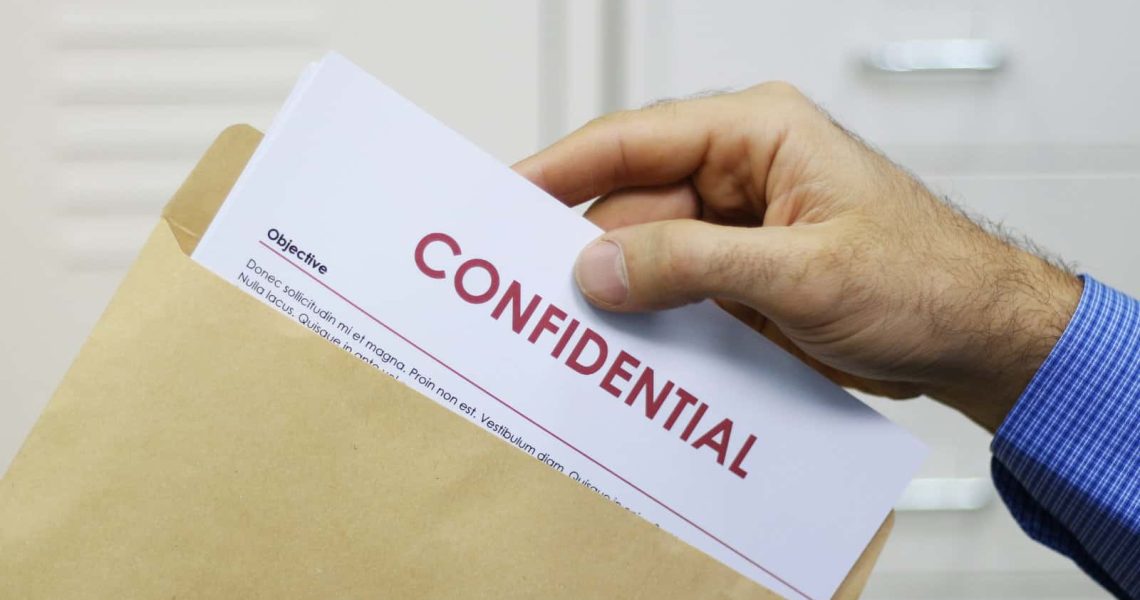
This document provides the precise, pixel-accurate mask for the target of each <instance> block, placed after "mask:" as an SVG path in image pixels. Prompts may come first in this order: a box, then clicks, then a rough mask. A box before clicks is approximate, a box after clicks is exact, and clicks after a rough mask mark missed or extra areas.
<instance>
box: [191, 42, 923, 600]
mask: <svg viewBox="0 0 1140 600" xmlns="http://www.w3.org/2000/svg"><path fill="white" fill-rule="evenodd" d="M287 109H288V110H287V113H286V114H283V116H282V117H281V118H279V119H278V120H277V121H275V123H274V127H273V130H272V131H271V132H269V134H268V135H267V136H266V140H265V142H263V144H262V147H261V148H259V150H258V152H257V154H256V155H255V158H254V160H253V161H251V163H250V165H249V166H248V167H247V168H246V170H245V172H244V173H243V174H242V176H241V178H240V180H239V182H238V184H237V185H235V187H234V189H233V191H232V192H231V193H230V196H229V198H228V199H227V200H226V203H225V205H224V206H223V207H222V210H220V211H219V213H218V216H217V217H216V218H215V219H214V222H213V224H212V225H211V227H210V229H209V230H208V232H207V233H206V235H205V237H204V238H203V239H202V241H201V243H200V244H199V245H198V248H197V251H196V252H195V254H194V258H195V259H197V260H198V261H199V262H200V263H201V264H203V265H205V266H206V267H207V268H209V269H211V270H213V271H214V272H216V273H218V274H219V275H221V276H222V277H224V278H226V279H227V280H230V281H233V282H235V283H236V284H238V285H240V286H242V287H243V288H244V289H246V290H247V291H249V292H250V293H252V294H254V295H256V296H258V297H259V298H261V299H262V300H263V301H266V302H268V303H270V304H272V305H274V306H276V307H277V308H278V309H279V310H283V311H285V312H286V313H287V314H290V316H291V317H292V318H294V319H296V320H298V321H299V322H301V323H302V324H305V326H307V327H309V328H310V329H313V330H314V331H317V333H319V334H321V335H324V336H325V337H327V338H330V339H331V340H332V341H333V343H337V344H338V345H340V346H342V347H345V349H346V350H348V351H350V352H352V353H353V354H356V355H358V356H361V357H362V358H363V359H366V360H368V361H369V362H370V363H371V364H373V365H374V366H376V367H377V368H378V369H382V370H383V371H385V372H387V373H389V374H391V375H392V376H395V377H396V378H398V379H399V380H400V381H403V382H405V383H407V384H408V385H411V386H413V387H416V388H417V389H419V390H420V391H421V392H422V393H423V394H424V395H425V396H427V397H428V398H431V399H432V400H435V401H436V402H439V403H441V404H443V405H444V406H446V407H448V408H450V409H452V410H453V411H455V412H457V413H459V414H461V415H464V417H465V418H468V419H469V420H471V422H472V424H473V425H474V426H478V427H481V428H483V429H485V430H487V431H488V433H489V434H491V435H496V436H497V437H499V438H500V439H503V440H504V441H506V442H508V443H513V444H514V445H516V446H518V447H520V451H525V452H528V453H529V454H531V455H533V456H535V458H536V459H539V460H543V461H544V462H546V463H547V464H550V465H552V468H557V469H560V470H561V471H562V472H564V473H566V474H567V475H570V476H571V477H573V478H575V479H576V480H578V481H579V482H580V483H582V485H585V486H587V487H589V488H590V489H592V490H595V491H596V492H598V493H600V494H603V495H604V496H605V497H607V498H609V499H611V500H613V501H615V502H618V503H620V504H621V505H622V506H625V507H627V508H628V509H629V510H631V511H633V512H635V513H637V514H639V515H641V516H642V517H644V518H645V519H648V520H649V521H651V522H653V523H657V524H659V525H660V526H661V527H663V528H665V529H666V530H668V531H670V532H672V533H673V534H675V535H677V536H678V537H680V538H681V539H683V540H685V541H687V542H688V543H690V544H692V545H693V546H695V547H697V548H699V549H701V550H703V551H704V552H706V553H708V554H710V555H712V556H713V557H715V558H717V559H719V560H720V561H722V562H724V563H726V564H727V565H729V566H731V567H732V568H734V569H736V570H737V571H739V572H740V573H742V574H744V575H746V576H747V577H750V578H752V579H754V580H755V581H757V582H759V583H761V584H763V585H764V586H767V587H769V588H771V589H772V590H774V591H776V592H779V593H781V594H783V595H785V596H787V597H789V598H827V597H830V596H831V595H832V593H833V592H834V590H835V589H836V587H837V586H838V584H839V583H840V582H841V581H842V579H843V578H844V576H845V575H846V574H847V572H848V570H849V569H850V567H851V566H852V564H853V563H854V561H855V559H856V558H858V556H859V554H860V552H861V551H862V550H863V548H864V547H865V546H866V544H867V542H868V541H869V540H870V538H871V537H872V536H873V534H874V533H875V531H876V530H877V528H878V527H879V525H880V524H881V523H882V521H883V519H884V518H885V517H886V515H887V513H888V512H889V510H890V509H891V506H892V504H893V503H894V502H895V500H897V498H898V497H899V495H900V493H901V492H902V490H903V487H904V486H905V485H906V483H907V482H908V481H909V479H910V477H911V476H912V475H913V474H914V472H915V470H916V469H917V467H918V465H919V463H920V462H921V459H922V457H923V456H924V454H925V449H924V448H923V446H922V444H921V443H919V442H918V441H916V440H915V439H914V438H912V437H911V436H910V435H909V434H908V433H906V432H905V431H903V430H901V429H900V428H898V427H896V426H895V425H893V424H892V423H890V422H888V421H887V420H886V419H884V418H883V417H881V416H880V415H879V414H877V413H875V412H874V411H873V410H871V409H870V408H868V407H867V406H865V405H864V404H862V403H861V402H859V401H858V400H856V399H855V398H853V397H852V396H850V395H849V394H847V393H846V392H844V391H843V390H841V389H840V388H838V387H836V386H835V385H833V384H832V383H830V382H828V381H827V380H826V379H824V378H823V377H821V376H819V375H818V374H816V373H815V372H814V371H811V370H810V369H808V368H807V367H805V366H803V365H802V364H801V363H800V362H798V361H797V360H796V359H794V358H793V357H791V356H789V355H788V354H786V353H784V352H783V351H782V350H780V349H778V348H777V347H776V346H774V345H773V344H772V343H770V342H769V341H767V340H766V339H764V338H763V337H761V336H760V335H758V334H756V333H755V332H753V331H752V330H751V329H748V328H747V327H745V326H743V325H742V324H740V323H738V322H737V321H735V320H734V319H732V318H731V317H729V316H728V315H726V314H725V313H723V312H722V311H720V310H719V309H718V308H717V307H716V306H714V305H712V304H711V303H707V302H706V303H703V304H698V305H693V306H688V307H684V308H680V309H675V310H671V311H666V312H662V313H656V314H645V315H613V314H606V313H603V312H601V311H598V310H596V309H593V308H591V307H590V306H589V305H588V304H587V303H586V302H585V301H584V300H583V299H582V297H581V296H580V294H579V293H578V291H577V290H576V288H575V286H574V285H573V281H572V276H571V267H572V265H573V262H574V259H575V257H576V256H577V254H578V252H579V250H580V249H581V248H582V247H584V246H585V245H586V244H587V243H588V242H589V241H590V240H592V239H593V238H594V237H596V236H597V235H598V233H599V231H598V229H597V228H596V227H595V226H594V225H592V224H591V223H589V222H588V221H586V220H584V219H582V218H581V217H579V216H577V215H575V214H574V213H573V212H572V211H571V210H570V209H567V208H566V207H564V206H562V205H561V204H560V203H559V202H557V201H556V200H554V199H553V198H551V197H549V196H548V195H546V194H545V193H544V192H542V191H541V190H539V189H538V188H536V187H535V186H533V185H532V184H530V183H529V182H528V181H526V180H525V179H523V178H521V177H520V176H518V175H517V174H515V173H514V172H513V171H511V170H510V169H509V168H507V167H505V166H503V165H502V164H499V163H498V162H497V161H496V160H495V159H493V158H492V157H490V156H489V155H487V154H485V153H484V152H482V151H480V150H479V149H478V148H476V147H474V146H473V145H472V144H470V143H469V142H467V141H466V140H464V139H463V138H462V137H461V136H459V135H458V134H456V133H454V132H453V131H451V130H449V129H448V128H446V127H445V126H443V125H441V124H440V123H439V122H437V121H435V120H434V119H433V118H432V117H430V116H429V115H427V114H425V113H424V112H422V111H421V110H420V109H418V108H417V107H415V106H414V105H412V104H411V103H410V102H408V101H407V100H405V99H403V98H402V97H400V96H399V95H397V94H396V93H395V92H393V91H392V90H390V89H388V88H387V87H385V86H384V85H382V84H381V83H380V82H378V81H377V80H375V79H374V78H372V77H371V76H369V75H368V74H366V73H365V72H363V71H361V70H360V69H359V68H357V67H356V66H354V65H352V64H351V63H350V62H348V61H347V60H346V59H344V58H343V57H340V56H339V55H335V54H332V55H329V56H328V57H326V58H325V59H324V60H323V61H322V62H321V63H320V64H319V65H318V66H317V68H316V69H315V70H313V71H312V72H310V73H308V74H307V76H306V78H303V80H302V83H301V84H299V87H298V91H297V92H295V93H294V94H293V96H291V99H290V101H289V102H288V105H287ZM430 234H445V235H446V236H450V238H444V237H442V236H438V235H437V236H435V237H434V238H432V237H428V242H427V243H426V245H425V249H424V251H423V253H422V256H421V258H422V262H423V265H422V268H421V266H419V265H417V260H416V256H417V246H419V245H420V244H421V242H423V241H424V239H425V237H426V236H429V235H430ZM282 236H284V237H285V238H287V239H289V240H291V241H292V246H293V248H292V251H290V248H289V246H288V245H286V246H282V245H280V243H279V242H278V240H277V239H274V238H275V237H276V238H280V237H282ZM448 239H451V240H453V241H454V245H455V246H458V248H459V255H458V256H455V255H453V254H454V253H455V249H454V248H453V247H452V245H449V242H448V241H447V240H448ZM473 259H481V261H486V262H481V261H480V260H473ZM255 264H256V266H254V265H255ZM463 264H466V265H467V266H466V267H463V268H462V269H461V268H460V267H461V265H463ZM488 264H490V265H493V267H494V270H495V272H496V273H497V274H498V279H499V281H498V286H497V288H495V286H493V285H492V281H491V275H490V271H489V269H488V267H487V265H488ZM321 265H323V267H324V268H323V269H321ZM461 270H462V272H463V277H462V282H461V285H460V284H457V283H456V274H457V271H461ZM439 272H442V273H444V275H443V276H442V278H435V277H433V276H431V275H432V274H439ZM516 281H517V282H518V290H519V293H518V301H519V302H518V304H511V305H509V306H507V307H505V308H504V311H503V312H502V314H501V315H500V318H498V319H496V318H493V317H492V314H493V312H494V309H495V308H496V306H497V305H498V304H499V303H500V301H501V299H502V298H503V297H504V296H505V295H507V293H508V292H510V291H511V283H512V282H516ZM457 285H459V287H457ZM491 289H495V290H496V291H495V293H493V294H492V293H489V290H491ZM460 290H461V291H462V292H463V293H465V294H467V296H468V297H469V300H464V299H463V298H462V297H461V295H460ZM484 292H488V293H487V294H484ZM536 294H537V295H540V296H541V300H536V301H535V302H537V304H536V305H535V306H536V307H535V308H534V312H533V314H530V315H529V319H526V320H525V325H522V326H521V327H520V329H521V333H516V332H515V331H514V325H515V321H514V319H515V315H514V312H513V311H514V310H516V308H517V310H519V311H523V309H525V308H527V307H528V306H529V302H530V301H532V300H533V297H534V295H536ZM481 296H488V297H489V299H488V300H486V301H483V298H482V297H481ZM551 305H553V306H556V307H558V308H559V309H561V310H562V311H563V312H565V313H566V317H565V318H564V319H562V321H561V322H558V320H557V319H554V318H552V322H554V325H552V326H551V328H552V329H553V328H555V326H557V331H549V330H544V329H540V334H539V336H538V337H537V338H536V341H534V342H533V343H532V342H530V341H528V339H529V338H530V337H531V334H532V332H533V331H534V330H535V329H536V328H537V324H538V323H539V321H540V319H541V317H542V316H543V314H544V313H545V312H546V311H547V309H548V307H549V306H551ZM325 311H329V312H325ZM328 316H331V319H329V318H326V317H328ZM555 316H557V315H555ZM522 321H523V319H521V318H520V325H521V322H522ZM572 322H577V323H578V325H577V326H576V327H574V328H573V330H574V331H573V333H572V334H570V335H569V336H568V337H567V338H566V340H567V343H566V344H564V345H563V347H562V349H561V352H560V353H559V356H558V358H554V357H552V352H554V351H555V348H556V346H557V345H558V342H559V341H560V340H561V339H562V336H563V335H564V334H566V332H567V331H568V330H570V329H571V323H572ZM587 328H588V329H589V330H592V331H593V332H595V333H596V334H597V336H596V337H600V338H602V339H604V341H605V343H606V346H607V358H606V361H605V362H604V364H603V366H601V368H600V370H598V371H596V372H593V373H588V374H582V373H579V372H578V371H576V370H574V369H573V368H572V366H571V364H574V365H578V367H579V368H580V369H581V370H584V371H589V369H588V368H586V367H590V366H592V365H591V363H592V362H594V360H593V359H594V357H596V356H597V355H598V354H600V353H599V352H598V350H597V345H596V344H595V343H593V342H590V341H587V342H582V343H583V344H584V346H583V348H584V350H583V351H582V352H581V353H580V354H579V356H578V357H577V360H576V361H572V362H571V363H568V359H569V358H570V355H571V354H572V352H573V349H574V347H575V346H576V345H577V344H578V343H579V342H580V339H581V337H582V336H584V335H586V334H585V333H584V332H585V331H586V330H587ZM587 337H589V338H590V339H591V340H593V339H594V336H587ZM250 351H251V352H252V351H256V349H250ZM621 351H625V352H626V353H628V354H629V355H631V356H632V357H636V360H637V361H639V363H638V365H637V366H634V365H633V363H632V361H628V360H626V361H623V362H621V364H619V368H620V370H619V371H618V372H616V373H615V374H614V375H613V376H612V378H611V379H610V380H609V382H610V384H611V385H610V388H611V390H613V391H617V392H618V394H617V397H615V396H614V395H612V392H609V391H607V390H606V389H603V387H602V386H601V384H602V382H603V380H604V379H605V376H606V374H607V373H608V372H610V368H611V367H612V366H613V364H614V362H615V360H616V358H617V357H618V356H619V352H621ZM647 367H648V368H651V369H652V370H653V374H654V381H653V390H654V393H655V394H658V393H662V394H663V390H664V389H666V387H668V386H667V385H666V381H670V382H672V387H671V388H670V392H669V393H668V394H663V395H662V396H661V397H662V404H661V408H659V409H658V412H657V413H656V414H655V415H654V418H652V419H650V418H649V416H648V414H649V412H651V411H650V408H649V406H648V405H647V402H646V400H645V398H644V393H643V392H644V387H647V386H648V383H649V382H648V380H646V379H644V376H645V371H646V368H647ZM313 368H319V365H314V366H313ZM625 374H629V377H628V380H626V379H625V378H624V377H623V376H624V375H625ZM417 375H418V376H417ZM639 380H640V381H642V383H643V384H644V385H643V387H642V388H641V392H642V393H638V394H637V395H636V397H635V398H634V399H633V400H632V405H630V404H627V403H626V400H627V398H629V397H630V391H631V389H633V388H634V386H635V385H636V384H637V382H638V381H639ZM682 389H683V390H684V392H685V393H686V394H688V396H685V395H682V394H681V393H680V392H679V391H678V390H682ZM688 398H695V399H697V400H693V401H691V403H688V404H686V403H685V402H682V399H688ZM654 399H655V400H656V397H655V398H654ZM378 401H382V400H378ZM678 406H679V407H680V409H678ZM701 406H706V407H707V408H705V409H701V408H700V407H701ZM677 411H679V412H677ZM674 412H676V414H677V415H678V416H677V417H676V418H675V419H674V422H673V426H672V428H671V429H670V428H666V423H667V422H668V421H669V417H670V416H671V415H672V414H674ZM698 413H701V417H700V419H699V420H698V419H696V415H697V414H698ZM724 419H731V423H732V430H731V433H730V434H726V433H725V428H726V426H725V425H724V424H723V420H724ZM690 425H691V427H690ZM686 429H688V430H689V435H687V436H686V435H684V434H685V430H686ZM426 433H427V434H428V435H430V432H426ZM751 436H755V437H754V438H752V437H751ZM726 438H727V439H726ZM750 439H754V441H753V442H750V444H751V445H750V447H749V448H747V449H745V446H746V445H747V444H746V442H748V440H750ZM725 442H727V443H725ZM695 446H696V447H695ZM722 446H723V451H724V456H723V457H721V449H722ZM722 462H723V464H722ZM734 462H735V463H736V464H735V465H734ZM555 465H557V466H555Z"/></svg>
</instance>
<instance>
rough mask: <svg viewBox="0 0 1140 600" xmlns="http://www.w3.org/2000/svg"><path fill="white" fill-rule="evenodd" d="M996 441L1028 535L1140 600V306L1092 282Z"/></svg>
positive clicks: (1005, 489)
mask: <svg viewBox="0 0 1140 600" xmlns="http://www.w3.org/2000/svg"><path fill="white" fill-rule="evenodd" d="M1084 281H1085V286H1084V292H1083V293H1082V295H1081V300H1080V303H1079V304H1078V306H1077V310H1076V312H1075V313H1074V314H1073V318H1072V320H1071V321H1070V322H1069V325H1068V327H1067V328H1066V329H1065V332H1064V333H1063V334H1062V335H1061V338H1060V339H1059V340H1058V341H1057V344H1056V346H1054V348H1053V350H1052V352H1051V353H1050V354H1049V357H1048V358H1046V359H1045V362H1044V363H1043V364H1042V365H1041V368H1040V369H1038V371H1037V374H1036V375H1034V377H1033V379H1032V381H1030V383H1029V386H1028V387H1026V389H1025V391H1024V392H1023V393H1022V395H1021V398H1020V399H1018V401H1017V404H1016V405H1014V407H1013V410H1011V411H1010V413H1009V415H1008V416H1007V417H1006V419H1005V421H1004V422H1003V423H1002V425H1001V427H1000V428H998V431H997V434H996V435H995V436H994V441H993V446H992V450H993V461H992V464H991V467H992V473H993V478H994V483H995V484H996V486H997V489H998V492H999V493H1000V494H1001V497H1002V499H1003V500H1004V501H1005V503H1006V506H1008V507H1009V510H1010V512H1011V513H1013V516H1014V518H1015V519H1017V521H1018V523H1019V524H1020V525H1021V527H1022V529H1024V530H1025V532H1026V533H1028V534H1029V535H1030V536H1031V537H1032V538H1034V539H1036V540H1037V541H1039V542H1041V543H1043V544H1045V545H1047V546H1050V547H1051V548H1053V549H1055V550H1057V551H1058V552H1061V553H1062V554H1065V555H1066V556H1068V557H1070V558H1072V559H1073V561H1075V562H1076V563H1077V564H1078V565H1080V567H1081V568H1082V569H1084V570H1085V572H1087V573H1088V574H1089V575H1090V576H1092V577H1093V578H1094V579H1096V580H1097V581H1098V582H1099V583H1100V584H1101V585H1102V586H1104V587H1105V589H1107V590H1109V591H1110V592H1112V593H1113V594H1114V595H1116V596H1117V597H1119V598H1138V599H1140V302H1138V301H1137V300H1135V299H1133V298H1130V297H1128V296H1126V295H1124V294H1122V293H1120V292H1118V291H1116V290H1114V289H1112V288H1110V287H1108V286H1106V285H1104V284H1102V283H1099V282H1097V281H1096V280H1094V279H1093V278H1091V277H1087V276H1086V277H1084Z"/></svg>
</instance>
